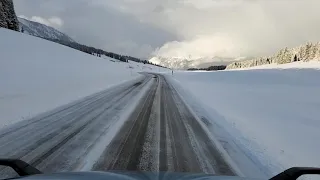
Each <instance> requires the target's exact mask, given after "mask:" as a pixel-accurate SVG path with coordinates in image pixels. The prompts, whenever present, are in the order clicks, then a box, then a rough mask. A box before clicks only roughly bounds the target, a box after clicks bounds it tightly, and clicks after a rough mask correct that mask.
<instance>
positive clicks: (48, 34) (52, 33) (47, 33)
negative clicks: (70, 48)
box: [18, 17, 76, 42]
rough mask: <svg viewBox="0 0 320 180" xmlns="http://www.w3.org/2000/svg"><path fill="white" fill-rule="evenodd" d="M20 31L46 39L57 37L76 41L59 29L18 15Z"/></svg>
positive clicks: (60, 39)
mask: <svg viewBox="0 0 320 180" xmlns="http://www.w3.org/2000/svg"><path fill="white" fill-rule="evenodd" d="M18 21H19V25H20V31H22V30H23V33H25V34H29V35H31V36H36V37H40V38H45V39H56V40H59V41H64V42H76V41H74V40H73V39H72V38H71V37H69V36H68V35H66V34H64V33H62V32H60V31H58V30H57V29H55V28H53V27H50V26H47V25H44V24H41V23H38V22H34V21H30V20H27V19H24V18H21V17H18Z"/></svg>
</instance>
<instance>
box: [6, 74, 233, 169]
mask: <svg viewBox="0 0 320 180" xmlns="http://www.w3.org/2000/svg"><path fill="white" fill-rule="evenodd" d="M207 132H208V131H207V130H206V129H205V127H204V126H203V125H202V124H201V122H199V121H198V120H197V118H196V117H194V116H193V114H192V113H191V112H190V110H189V109H188V107H187V106H186V105H185V104H184V103H183V101H182V99H181V97H180V96H179V95H178V93H177V92H176V90H175V89H174V87H173V86H172V85H171V84H170V83H168V81H167V80H166V79H165V78H164V77H163V76H161V75H152V74H145V76H142V77H141V78H140V79H135V80H133V81H129V82H126V83H124V84H121V85H118V86H116V87H114V88H111V89H108V90H106V91H102V92H99V93H96V94H94V95H91V96H88V97H86V98H84V99H81V100H78V101H76V102H74V103H71V104H68V105H65V106H62V107H59V108H57V109H55V110H52V111H50V112H47V113H44V114H41V115H39V116H36V117H34V118H32V119H30V120H25V121H21V122H19V123H17V124H15V125H14V126H11V127H9V128H6V129H2V130H1V131H0V146H1V151H0V156H1V157H6V158H17V159H22V160H24V161H26V162H28V163H30V164H31V165H33V166H36V167H37V168H39V169H40V170H42V171H44V172H61V171H79V170H80V171H81V170H147V171H178V172H205V173H214V174H221V175H234V174H236V173H235V172H234V170H233V169H232V168H231V167H230V166H229V164H228V162H227V161H225V160H224V158H223V156H222V155H221V153H220V152H219V151H218V150H217V148H216V145H215V144H214V143H213V141H212V140H211V138H210V135H209V134H208V133H207ZM4 173H6V174H8V172H7V170H6V169H2V174H4Z"/></svg>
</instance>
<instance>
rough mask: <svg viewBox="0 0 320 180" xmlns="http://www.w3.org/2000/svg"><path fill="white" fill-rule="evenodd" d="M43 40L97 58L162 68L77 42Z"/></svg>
mask: <svg viewBox="0 0 320 180" xmlns="http://www.w3.org/2000/svg"><path fill="white" fill-rule="evenodd" d="M43 39H46V40H49V41H53V42H56V43H59V44H61V45H64V46H68V47H70V48H73V49H76V50H79V51H82V52H85V53H88V54H91V55H96V56H98V57H101V55H104V56H107V57H110V58H113V59H117V60H119V61H122V62H128V61H129V60H130V61H135V62H138V63H144V64H151V65H154V66H158V67H163V66H161V65H157V64H153V63H151V62H149V61H147V60H143V59H139V58H136V57H132V56H127V55H121V54H117V53H113V52H107V51H104V50H102V49H97V48H94V47H91V46H86V45H83V44H79V43H77V42H70V41H62V40H59V39H50V38H43ZM163 68H165V67H163Z"/></svg>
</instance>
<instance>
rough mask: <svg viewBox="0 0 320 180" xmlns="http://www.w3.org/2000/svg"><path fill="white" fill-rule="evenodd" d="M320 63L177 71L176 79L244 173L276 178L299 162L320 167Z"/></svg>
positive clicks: (183, 92)
mask: <svg viewBox="0 0 320 180" xmlns="http://www.w3.org/2000/svg"><path fill="white" fill-rule="evenodd" d="M319 67H320V63H319V62H308V63H302V62H298V63H293V64H287V65H280V66H275V65H273V67H270V66H269V67H265V68H264V69H263V68H262V67H260V69H251V70H241V71H238V70H228V71H219V72H176V73H175V74H174V75H173V82H174V84H175V86H176V87H177V88H176V89H177V90H178V91H179V93H180V94H181V95H182V96H183V97H184V98H185V100H186V101H187V103H188V104H190V106H191V108H193V109H194V110H195V112H196V113H197V115H198V116H199V117H200V119H204V120H202V121H203V122H204V123H205V124H206V125H207V126H208V127H209V129H210V131H211V133H212V134H213V136H215V138H217V139H218V140H219V142H220V143H221V144H222V146H223V148H224V149H225V150H226V152H227V153H228V155H229V156H230V157H231V159H232V160H233V161H234V162H235V164H236V165H237V166H238V167H239V169H240V171H242V174H243V175H244V176H247V177H255V178H261V177H265V178H270V177H271V176H273V175H275V174H277V173H279V172H280V171H283V170H285V169H287V168H290V167H293V166H314V167H320V156H319V151H320V144H319V143H318V139H319V137H320V118H319V117H320V111H319V109H320V96H319V92H320V81H319V77H320V70H319ZM167 76H171V75H167ZM205 119H208V120H209V123H208V122H206V120H205Z"/></svg>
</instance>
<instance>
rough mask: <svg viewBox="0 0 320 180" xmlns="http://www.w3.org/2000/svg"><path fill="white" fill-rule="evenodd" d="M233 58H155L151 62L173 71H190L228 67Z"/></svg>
mask: <svg viewBox="0 0 320 180" xmlns="http://www.w3.org/2000/svg"><path fill="white" fill-rule="evenodd" d="M233 60H234V59H233V58H222V57H202V58H180V57H161V56H155V57H153V58H151V59H150V60H149V61H150V62H152V63H154V64H159V65H161V66H164V67H169V68H173V69H188V68H207V67H209V66H215V65H227V64H229V63H231V62H232V61H233Z"/></svg>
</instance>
